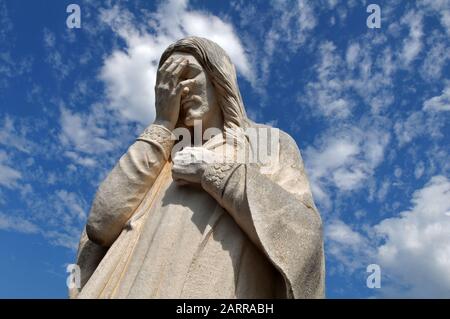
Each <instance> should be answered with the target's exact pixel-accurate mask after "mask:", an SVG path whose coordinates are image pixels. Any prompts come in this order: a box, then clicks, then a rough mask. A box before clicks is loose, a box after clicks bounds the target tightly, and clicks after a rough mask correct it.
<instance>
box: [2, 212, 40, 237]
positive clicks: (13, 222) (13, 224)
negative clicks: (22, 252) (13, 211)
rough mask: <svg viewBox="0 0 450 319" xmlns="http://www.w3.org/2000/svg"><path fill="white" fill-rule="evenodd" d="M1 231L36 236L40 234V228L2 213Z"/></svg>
mask: <svg viewBox="0 0 450 319" xmlns="http://www.w3.org/2000/svg"><path fill="white" fill-rule="evenodd" d="M0 229H2V230H10V231H17V232H20V233H25V234H35V233H38V232H39V227H38V226H36V225H35V224H33V223H31V222H30V221H28V220H25V219H23V218H21V217H17V216H8V215H6V214H3V213H0Z"/></svg>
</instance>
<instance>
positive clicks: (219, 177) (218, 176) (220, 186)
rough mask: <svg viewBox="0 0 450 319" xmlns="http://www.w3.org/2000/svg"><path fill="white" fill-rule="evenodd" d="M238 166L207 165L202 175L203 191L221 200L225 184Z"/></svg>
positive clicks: (234, 164) (227, 164) (232, 164)
mask: <svg viewBox="0 0 450 319" xmlns="http://www.w3.org/2000/svg"><path fill="white" fill-rule="evenodd" d="M238 166H239V164H237V163H212V164H209V165H208V166H207V167H206V169H205V170H204V172H203V174H202V179H201V184H202V187H203V189H205V190H206V191H207V192H208V193H210V194H211V195H213V196H214V197H216V198H222V194H223V191H224V189H225V186H226V183H227V181H228V179H229V178H230V176H231V174H232V173H233V172H234V171H235V170H236V168H237V167H238Z"/></svg>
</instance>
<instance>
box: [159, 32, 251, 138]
mask: <svg viewBox="0 0 450 319" xmlns="http://www.w3.org/2000/svg"><path fill="white" fill-rule="evenodd" d="M174 52H185V53H189V54H192V55H193V56H194V57H195V58H196V59H197V60H198V62H199V63H200V64H201V65H202V66H203V68H204V69H205V71H206V72H207V74H208V76H209V78H210V80H211V82H212V84H213V86H214V87H215V89H216V94H217V101H218V103H219V106H220V108H221V110H222V113H223V119H224V128H225V129H226V128H230V129H233V128H234V129H236V128H242V129H245V128H247V127H248V126H250V120H249V119H248V117H247V114H246V112H245V108H244V103H243V102H242V97H241V93H240V92H239V86H238V83H237V77H236V70H235V68H234V65H233V63H232V62H231V60H230V58H229V56H228V55H227V53H226V52H225V50H224V49H222V48H221V47H220V46H219V45H218V44H216V43H215V42H213V41H211V40H208V39H205V38H200V37H187V38H184V39H181V40H178V41H177V42H175V43H173V44H171V45H170V46H169V47H168V48H167V49H166V50H165V51H164V53H163V54H162V56H161V59H160V61H159V66H160V67H161V65H162V64H163V63H164V62H165V61H166V60H167V59H168V58H169V56H170V55H172V53H174Z"/></svg>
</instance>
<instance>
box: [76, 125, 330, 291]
mask: <svg viewBox="0 0 450 319" xmlns="http://www.w3.org/2000/svg"><path fill="white" fill-rule="evenodd" d="M259 127H261V126H259ZM149 129H150V131H152V132H153V133H152V134H150V135H147V138H146V139H143V140H137V141H136V142H135V143H133V144H132V145H131V146H130V147H129V149H128V151H127V152H126V153H125V154H124V155H123V156H122V157H121V158H120V160H119V162H118V163H117V164H116V166H115V167H114V169H113V170H112V171H111V173H110V174H109V175H108V176H107V178H106V179H105V181H103V183H102V184H101V186H100V187H99V190H98V191H97V194H96V197H95V200H94V203H93V205H92V208H91V212H90V216H89V219H88V223H87V226H86V230H87V231H86V230H85V231H84V232H83V235H82V238H81V241H80V246H79V251H78V261H77V263H78V265H79V266H80V268H81V282H82V288H81V289H78V290H72V291H70V296H71V297H72V298H322V297H324V254H323V239H322V223H321V219H320V215H319V214H318V211H317V209H316V207H315V205H314V203H313V199H312V196H311V191H310V187H309V183H308V179H307V176H306V174H305V170H304V166H303V161H302V158H301V155H300V151H299V149H298V148H297V145H296V143H295V141H294V140H293V139H292V138H291V137H290V136H289V135H288V134H287V133H284V132H282V131H280V139H279V148H278V151H279V153H278V154H279V156H278V157H277V159H276V161H273V162H271V163H270V166H271V167H270V170H269V172H267V171H263V169H262V167H261V166H260V165H258V164H251V163H240V164H239V163H235V164H220V163H218V164H213V165H210V166H208V168H207V169H206V171H205V173H204V174H203V177H202V183H201V185H178V184H177V183H175V182H174V181H173V180H172V175H171V161H170V156H168V154H170V153H167V152H168V151H170V148H171V145H167V143H166V144H165V142H164V141H166V140H167V136H164V134H168V133H167V132H164V129H161V128H157V126H155V125H151V126H150V127H149ZM155 130H156V131H157V132H158V133H157V134H154V131H155ZM225 144H226V143H225V142H224V140H223V138H222V137H221V135H216V136H215V137H213V138H212V139H211V140H209V141H207V142H206V143H205V144H204V145H203V147H206V148H207V149H210V150H212V151H214V152H219V153H220V151H221V150H223V146H224V145H225ZM257 147H258V145H252V149H254V150H255V149H257Z"/></svg>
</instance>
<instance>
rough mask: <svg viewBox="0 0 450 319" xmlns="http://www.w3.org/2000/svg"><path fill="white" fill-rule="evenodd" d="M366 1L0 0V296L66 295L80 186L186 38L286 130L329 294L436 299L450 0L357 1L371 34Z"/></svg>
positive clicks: (145, 119) (121, 138) (449, 272)
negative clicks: (226, 68)
mask: <svg viewBox="0 0 450 319" xmlns="http://www.w3.org/2000/svg"><path fill="white" fill-rule="evenodd" d="M70 3H76V4H78V5H79V6H80V8H81V28H80V29H69V28H68V27H67V26H66V18H67V16H68V14H67V13H66V7H67V5H69V4H70ZM369 3H371V2H367V1H362V0H361V1H359V0H353V1H340V0H328V1H326V0H322V1H273V2H266V1H259V2H258V1H256V2H255V1H252V2H250V1H230V2H225V1H220V2H219V1H181V0H173V1H168V2H164V3H163V2H155V3H153V2H151V1H145V2H144V1H141V2H138V1H95V2H94V1H92V2H90V1H81V0H80V1H56V0H54V1H50V0H47V1H43V0H42V1H23V0H20V1H12V0H10V1H7V0H6V1H5V0H0V43H1V45H0V252H1V259H0V297H3V298H4V297H26V298H32V297H37V298H46V297H54V298H65V297H66V296H67V293H66V286H65V285H66V276H67V273H66V268H65V267H66V265H67V264H69V263H73V262H74V260H75V253H76V246H77V242H78V238H79V234H80V231H81V229H82V227H83V225H84V222H85V220H86V216H87V214H88V212H89V208H90V204H91V202H92V199H93V196H94V194H95V191H96V189H97V187H98V185H99V183H100V182H101V181H102V179H103V178H104V177H105V175H106V174H107V173H108V171H109V170H110V169H111V168H112V167H113V165H114V163H115V162H116V161H117V160H118V158H119V157H120V155H121V154H123V153H124V152H125V151H126V149H127V147H128V146H129V145H130V144H131V143H132V141H133V140H134V138H135V137H136V136H137V135H138V134H139V133H140V132H141V130H142V129H143V128H144V127H145V126H147V125H148V124H149V123H151V121H152V120H153V118H154V96H153V85H154V80H155V72H156V64H157V62H158V59H159V56H160V54H161V52H162V51H163V50H164V49H165V47H166V46H167V45H168V44H170V43H171V42H173V41H175V40H176V39H178V38H181V37H183V36H186V35H199V36H204V37H208V38H210V39H212V40H214V41H216V42H218V43H219V44H220V45H222V46H223V47H224V48H225V50H226V51H227V52H228V53H229V55H230V56H231V58H232V60H233V61H234V63H235V64H236V67H237V70H238V73H239V85H240V88H241V93H242V95H243V99H244V103H245V105H246V108H247V110H248V113H249V115H250V117H251V118H252V119H253V120H255V121H257V122H261V123H268V124H271V125H274V126H277V127H279V128H281V129H282V130H284V131H286V132H288V133H289V134H291V135H292V136H293V137H294V138H295V140H296V141H297V143H298V145H299V147H300V149H301V151H302V155H303V158H304V161H305V164H306V167H307V173H308V175H309V178H310V181H311V184H312V188H313V192H314V197H315V201H316V204H317V206H318V207H319V210H320V213H321V215H322V218H323V221H324V230H325V251H326V262H327V264H326V267H327V281H326V291H327V296H328V297H329V298H343V297H353V298H372V297H375V298H380V297H381V298H382V297H447V298H448V297H450V235H449V234H450V233H449V229H450V179H449V178H450V177H449V172H450V164H449V163H450V161H449V160H448V158H449V132H450V131H449V121H448V120H449V114H450V63H449V61H450V41H449V36H450V1H448V0H424V1H417V2H416V1H406V0H404V1H398V0H397V1H396V0H394V1H373V3H376V4H378V5H379V6H380V8H381V28H379V29H369V28H368V27H367V25H366V19H367V17H368V15H369V13H367V12H366V8H367V6H368V4H369ZM370 264H377V265H379V266H380V269H381V288H379V289H369V288H368V287H367V285H366V278H367V276H368V275H369V273H367V272H366V268H367V266H368V265H370Z"/></svg>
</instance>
